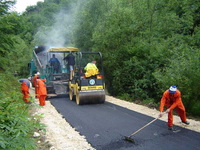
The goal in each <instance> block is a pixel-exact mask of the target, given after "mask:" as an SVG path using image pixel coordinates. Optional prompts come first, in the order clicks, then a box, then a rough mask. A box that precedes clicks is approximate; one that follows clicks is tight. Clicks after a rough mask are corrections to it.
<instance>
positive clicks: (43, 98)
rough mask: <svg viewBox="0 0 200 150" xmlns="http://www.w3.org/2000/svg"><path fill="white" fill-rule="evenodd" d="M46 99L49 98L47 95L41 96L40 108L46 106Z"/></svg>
mask: <svg viewBox="0 0 200 150" xmlns="http://www.w3.org/2000/svg"><path fill="white" fill-rule="evenodd" d="M46 97H47V96H46V95H40V97H39V102H40V106H44V105H45V99H46Z"/></svg>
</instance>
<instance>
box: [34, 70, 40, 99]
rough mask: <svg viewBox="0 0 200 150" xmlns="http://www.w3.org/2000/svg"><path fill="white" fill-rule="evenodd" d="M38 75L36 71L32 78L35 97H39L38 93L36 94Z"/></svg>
mask: <svg viewBox="0 0 200 150" xmlns="http://www.w3.org/2000/svg"><path fill="white" fill-rule="evenodd" d="M39 75H40V73H39V72H37V74H35V76H34V78H33V84H34V86H35V98H39V94H38V87H37V85H36V80H37V77H38V76H39Z"/></svg>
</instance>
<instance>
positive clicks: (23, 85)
mask: <svg viewBox="0 0 200 150" xmlns="http://www.w3.org/2000/svg"><path fill="white" fill-rule="evenodd" d="M27 82H29V81H28V80H27V81H26V82H23V83H22V84H21V90H22V91H24V92H28V93H29V88H28V85H26V83H27Z"/></svg>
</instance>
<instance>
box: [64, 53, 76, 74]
mask: <svg viewBox="0 0 200 150" xmlns="http://www.w3.org/2000/svg"><path fill="white" fill-rule="evenodd" d="M63 60H67V62H68V63H67V65H68V67H67V69H68V68H69V70H70V72H71V71H72V70H74V65H75V57H74V55H73V54H72V52H71V51H70V52H69V54H68V55H67V56H66V57H65V58H64V59H63Z"/></svg>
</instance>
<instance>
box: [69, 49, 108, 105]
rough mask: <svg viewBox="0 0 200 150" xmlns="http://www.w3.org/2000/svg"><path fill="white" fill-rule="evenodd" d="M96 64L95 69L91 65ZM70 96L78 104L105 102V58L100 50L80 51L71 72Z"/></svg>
mask: <svg viewBox="0 0 200 150" xmlns="http://www.w3.org/2000/svg"><path fill="white" fill-rule="evenodd" d="M94 66H96V68H97V69H96V70H95V71H93V70H92V69H93V68H91V67H94ZM69 97H70V100H75V101H76V103H77V105H84V104H100V103H104V102H105V83H104V72H103V60H102V54H101V53H100V52H79V54H78V58H76V66H75V68H74V70H72V71H71V72H70V81H69Z"/></svg>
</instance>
